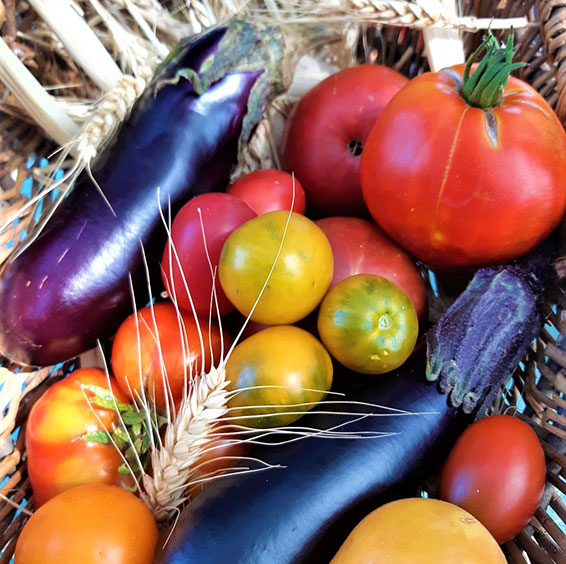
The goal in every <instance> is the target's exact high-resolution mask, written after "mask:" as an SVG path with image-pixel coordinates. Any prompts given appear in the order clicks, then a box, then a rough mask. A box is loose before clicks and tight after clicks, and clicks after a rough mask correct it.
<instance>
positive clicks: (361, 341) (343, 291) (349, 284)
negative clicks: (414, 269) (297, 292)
mask: <svg viewBox="0 0 566 564" xmlns="http://www.w3.org/2000/svg"><path fill="white" fill-rule="evenodd" d="M318 332H319V334H320V339H321V340H322V342H323V343H324V346H325V347H326V348H327V349H328V351H329V352H330V354H331V355H332V356H333V357H334V358H335V359H336V360H337V361H338V362H340V363H341V364H343V365H344V366H346V367H347V368H350V369H351V370H354V371H356V372H361V373H362V374H382V373H384V372H390V371H391V370H394V369H395V368H397V367H399V366H401V364H403V362H405V360H407V358H408V357H409V355H410V354H411V352H412V350H413V348H414V346H415V343H416V341H417V335H418V320H417V314H416V312H415V308H414V306H413V304H412V302H411V300H410V299H409V298H408V297H407V295H406V294H404V293H403V291H402V290H401V289H400V288H399V286H396V285H395V284H393V283H392V282H389V280H386V279H385V278H382V277H380V276H375V275H374V274H356V275H355V276H350V277H349V278H346V279H345V280H343V281H342V282H339V283H338V284H336V286H334V288H332V289H331V290H330V291H329V292H328V294H327V295H326V297H325V298H324V300H323V301H322V304H320V310H319V313H318Z"/></svg>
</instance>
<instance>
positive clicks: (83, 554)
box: [14, 484, 158, 564]
mask: <svg viewBox="0 0 566 564" xmlns="http://www.w3.org/2000/svg"><path fill="white" fill-rule="evenodd" d="M157 539H158V532H157V525H156V523H155V519H154V518H153V515H152V514H151V512H150V511H149V509H148V508H147V507H146V505H145V504H144V503H143V501H141V500H140V499H139V498H137V497H136V496H135V495H134V494H131V493H129V492H127V491H125V490H123V489H122V488H119V487H117V486H109V485H107V484H89V485H84V486H79V487H76V488H72V489H70V490H67V491H65V492H63V493H61V494H59V495H58V496H56V497H54V498H53V499H51V500H49V501H48V502H47V503H46V504H45V505H43V506H41V507H40V508H39V509H38V510H37V511H36V512H35V513H34V514H33V515H32V516H31V518H30V519H29V521H28V522H27V523H26V524H25V525H24V528H23V529H22V532H21V534H20V536H19V538H18V541H17V543H16V551H15V555H14V564H71V563H75V564H152V562H153V557H154V552H155V547H156V544H157Z"/></svg>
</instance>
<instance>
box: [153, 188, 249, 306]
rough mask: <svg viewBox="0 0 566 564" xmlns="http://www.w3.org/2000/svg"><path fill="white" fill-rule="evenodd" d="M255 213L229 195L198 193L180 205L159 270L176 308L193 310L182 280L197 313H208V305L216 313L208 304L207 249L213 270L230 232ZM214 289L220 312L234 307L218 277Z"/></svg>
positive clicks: (210, 275)
mask: <svg viewBox="0 0 566 564" xmlns="http://www.w3.org/2000/svg"><path fill="white" fill-rule="evenodd" d="M256 215H257V214H256V213H255V212H254V211H253V210H252V209H250V207H249V206H248V205H247V204H246V203H245V202H243V201H242V200H240V199H239V198H236V196H231V195H230V194H217V193H212V194H202V195H200V196H196V197H195V198H193V199H192V200H190V201H189V202H188V203H187V204H185V205H184V206H183V207H182V208H181V210H180V211H179V213H178V214H177V215H176V216H175V219H174V220H173V223H172V225H171V239H170V240H169V242H168V243H167V245H166V246H165V251H164V252H163V259H162V271H161V276H162V278H163V284H164V285H165V289H166V290H167V292H168V293H169V295H170V296H173V297H174V298H175V299H176V301H177V303H178V304H179V307H181V308H183V309H185V310H187V311H190V312H192V311H193V310H192V307H191V300H190V298H189V294H188V293H187V289H186V287H185V281H186V285H187V286H188V289H189V292H190V297H191V298H192V301H193V304H194V307H195V310H196V312H197V314H198V315H206V316H208V315H209V312H210V311H211V307H212V314H213V315H215V314H216V306H215V305H214V304H213V305H212V306H211V296H212V283H213V275H212V272H211V270H210V269H211V267H210V264H209V259H208V257H207V249H208V256H209V257H210V261H211V263H212V268H213V269H214V268H216V267H217V266H218V259H219V258H220V252H221V251H222V247H223V246H224V242H225V241H226V239H228V236H229V235H230V233H232V231H234V229H236V228H237V227H239V226H240V225H242V223H245V222H246V221H248V220H249V219H252V218H254V217H256ZM201 217H202V222H201ZM203 225H204V233H205V236H206V244H205V238H204V237H203V232H202V231H203ZM171 241H172V242H173V245H171ZM175 252H176V254H177V256H175ZM181 272H182V273H181ZM183 278H184V279H183ZM215 289H216V294H217V296H218V307H219V309H220V315H224V314H225V313H228V312H229V311H232V310H233V309H234V306H233V305H232V304H231V303H230V301H229V300H228V298H227V297H226V295H225V294H224V292H223V290H222V288H221V286H220V283H219V281H218V276H217V277H216V283H215Z"/></svg>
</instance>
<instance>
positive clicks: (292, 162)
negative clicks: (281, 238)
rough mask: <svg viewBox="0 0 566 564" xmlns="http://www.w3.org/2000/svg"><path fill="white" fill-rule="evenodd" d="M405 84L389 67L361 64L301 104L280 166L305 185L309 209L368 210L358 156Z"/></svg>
mask: <svg viewBox="0 0 566 564" xmlns="http://www.w3.org/2000/svg"><path fill="white" fill-rule="evenodd" d="M407 82H408V81H407V79H406V78H405V77H404V76H402V75H400V74H399V73H397V72H395V71H394V70H392V69H390V68H387V67H384V66H379V65H360V66H357V67H352V68H349V69H345V70H342V71H340V72H337V73H336V74H333V75H331V76H329V77H328V78H327V79H325V80H323V81H322V82H321V83H320V84H318V85H317V86H315V87H314V88H313V89H311V90H309V91H308V92H307V93H306V94H305V95H304V96H303V98H301V100H300V101H299V102H298V103H297V105H296V106H295V108H294V109H293V112H292V113H291V115H290V116H289V119H288V120H287V123H286V125H285V131H284V134H283V139H282V141H281V147H280V153H281V164H282V166H283V169H284V170H287V171H289V172H294V173H295V175H296V176H297V177H298V178H299V179H300V180H301V182H302V184H303V187H304V189H305V192H306V195H307V202H308V205H309V208H310V207H312V208H313V209H316V210H317V211H318V212H321V213H323V214H325V215H332V214H345V215H357V214H359V213H361V212H363V211H364V209H365V207H364V202H363V199H362V190H361V187H360V180H359V166H360V154H361V152H362V148H363V147H364V144H365V141H366V138H367V136H368V134H369V132H370V129H371V127H372V125H373V124H374V122H375V120H376V119H377V117H378V116H379V114H380V113H381V112H382V111H383V108H384V107H385V106H386V104H387V103H388V102H389V100H391V98H392V97H393V96H394V95H395V94H396V93H397V92H398V91H399V90H400V89H401V88H402V87H403V86H405V84H406V83H407Z"/></svg>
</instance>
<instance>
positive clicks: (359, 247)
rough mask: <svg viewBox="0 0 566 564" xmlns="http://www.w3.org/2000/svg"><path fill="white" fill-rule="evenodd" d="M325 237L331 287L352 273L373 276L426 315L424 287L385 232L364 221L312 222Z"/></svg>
mask: <svg viewBox="0 0 566 564" xmlns="http://www.w3.org/2000/svg"><path fill="white" fill-rule="evenodd" d="M315 223H316V224H317V225H318V226H319V227H320V228H321V229H322V230H323V231H324V234H325V235H326V236H327V237H328V241H329V242H330V246H331V247H332V254H333V256H334V276H333V277H332V282H331V283H330V287H331V288H332V287H333V286H336V284H338V282H341V281H342V280H344V279H345V278H348V277H349V276H353V275H354V274H375V275H376V276H383V278H387V280H389V281H391V282H393V283H394V284H397V286H399V288H401V290H403V292H405V294H407V296H409V298H410V299H411V301H412V302H413V305H414V306H415V309H416V310H417V315H418V316H419V318H422V317H423V316H424V315H425V313H426V309H427V308H426V286H425V283H424V280H423V277H422V276H421V273H420V272H419V269H418V268H417V267H416V266H415V263H414V261H413V260H412V259H411V257H410V256H409V255H408V254H407V253H406V252H405V251H404V250H403V249H401V247H399V246H398V245H397V244H396V243H394V242H393V241H392V240H391V239H390V238H389V237H387V235H385V233H384V232H383V231H382V230H381V229H379V227H377V225H375V224H373V223H370V222H369V221H366V220H364V219H358V218H356V217H327V218H324V219H320V220H318V221H316V222H315Z"/></svg>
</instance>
